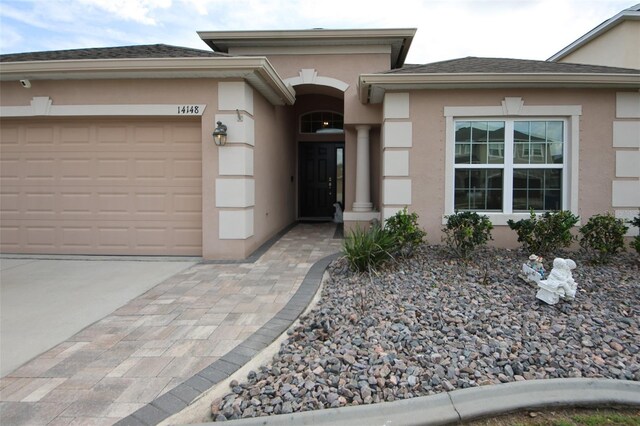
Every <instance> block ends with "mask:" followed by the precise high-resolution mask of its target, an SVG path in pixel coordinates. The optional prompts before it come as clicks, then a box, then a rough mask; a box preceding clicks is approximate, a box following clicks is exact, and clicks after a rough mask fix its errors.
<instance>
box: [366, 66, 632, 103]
mask: <svg viewBox="0 0 640 426" xmlns="http://www.w3.org/2000/svg"><path fill="white" fill-rule="evenodd" d="M501 88H589V89H593V88H621V89H634V90H637V89H640V75H638V74H586V73H580V74H569V73H562V74H552V73H548V74H542V73H534V74H527V73H518V74H506V73H499V74H493V73H481V74H480V73H475V74H472V73H457V74H451V73H445V74H438V73H429V74H361V75H360V78H359V81H358V93H359V97H360V101H361V102H362V103H364V104H369V103H371V104H376V103H381V102H382V101H383V100H384V94H385V92H386V91H406V90H452V89H501Z"/></svg>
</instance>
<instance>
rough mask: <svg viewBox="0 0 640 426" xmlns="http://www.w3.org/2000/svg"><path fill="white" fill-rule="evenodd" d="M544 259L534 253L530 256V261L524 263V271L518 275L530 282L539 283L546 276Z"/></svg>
mask: <svg viewBox="0 0 640 426" xmlns="http://www.w3.org/2000/svg"><path fill="white" fill-rule="evenodd" d="M543 260H544V259H543V258H542V257H540V256H536V255H535V254H532V255H531V256H529V261H528V262H527V263H523V264H522V271H521V273H520V274H519V275H518V276H519V277H520V278H522V279H523V280H524V281H525V282H526V283H528V284H532V285H538V283H540V280H542V278H544V272H545V271H544V266H543V264H542V261H543Z"/></svg>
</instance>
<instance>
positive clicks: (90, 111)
mask: <svg viewBox="0 0 640 426" xmlns="http://www.w3.org/2000/svg"><path fill="white" fill-rule="evenodd" d="M206 107H207V105H205V104H137V105H136V104H124V105H53V101H52V100H51V98H49V97H47V96H37V97H34V98H33V99H31V103H30V105H25V106H2V107H0V117H37V116H51V117H82V116H177V117H179V116H192V117H193V116H195V117H199V116H202V114H203V113H204V110H205V108H206Z"/></svg>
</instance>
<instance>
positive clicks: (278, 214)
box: [246, 92, 296, 255]
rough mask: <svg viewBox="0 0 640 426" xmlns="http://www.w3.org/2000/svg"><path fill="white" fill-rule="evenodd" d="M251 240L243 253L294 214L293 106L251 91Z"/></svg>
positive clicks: (294, 156) (263, 239) (276, 230)
mask: <svg viewBox="0 0 640 426" xmlns="http://www.w3.org/2000/svg"><path fill="white" fill-rule="evenodd" d="M253 99H254V111H255V138H256V141H255V143H256V144H255V148H254V177H255V182H256V204H255V208H254V236H253V237H252V239H253V240H254V242H253V243H252V244H251V245H250V246H249V247H247V249H248V251H247V253H246V255H249V254H250V253H251V252H252V251H253V250H255V249H257V248H258V247H259V246H260V244H262V243H263V242H264V241H266V240H268V239H269V238H270V237H272V236H273V235H275V234H276V233H277V232H279V231H280V230H282V229H283V228H284V227H286V226H287V225H290V224H291V223H293V222H294V221H295V219H296V215H295V213H296V212H295V205H296V204H295V176H296V170H295V167H296V143H295V129H296V126H295V123H294V114H293V110H292V109H291V108H288V107H277V106H273V105H271V104H270V103H269V102H267V101H266V100H265V99H264V98H262V97H261V96H259V95H258V94H257V93H255V92H254V98H253Z"/></svg>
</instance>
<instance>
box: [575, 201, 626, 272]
mask: <svg viewBox="0 0 640 426" xmlns="http://www.w3.org/2000/svg"><path fill="white" fill-rule="evenodd" d="M624 223H625V221H624V219H616V218H615V217H614V216H612V215H611V213H607V214H604V215H599V214H597V215H595V216H591V217H590V218H589V221H588V222H587V223H586V224H585V225H584V226H582V227H581V228H580V234H581V237H580V247H582V249H583V250H585V251H586V252H587V253H588V254H590V255H591V257H592V260H593V261H594V262H596V263H606V262H607V261H608V260H609V258H610V257H611V256H612V255H614V254H616V253H617V252H619V251H621V250H622V251H623V250H624V234H625V233H626V232H627V229H629V227H628V226H626V225H625V224H624Z"/></svg>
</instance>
